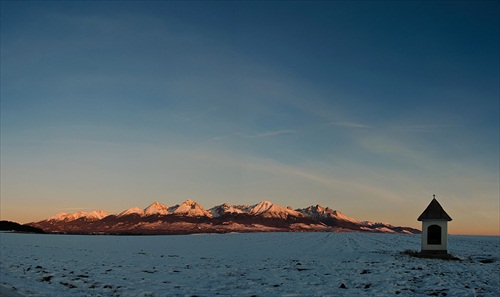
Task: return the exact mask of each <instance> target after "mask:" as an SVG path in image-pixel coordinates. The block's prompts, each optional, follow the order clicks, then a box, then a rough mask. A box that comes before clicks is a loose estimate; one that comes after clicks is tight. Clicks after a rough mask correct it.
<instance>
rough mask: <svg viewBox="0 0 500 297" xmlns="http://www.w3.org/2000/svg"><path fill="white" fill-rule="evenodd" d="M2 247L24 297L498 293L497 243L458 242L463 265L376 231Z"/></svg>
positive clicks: (453, 240)
mask: <svg viewBox="0 0 500 297" xmlns="http://www.w3.org/2000/svg"><path fill="white" fill-rule="evenodd" d="M0 247H1V248H0V252H1V253H0V255H1V264H0V277H1V278H0V285H2V286H3V287H5V288H7V289H12V290H15V291H16V292H18V293H20V294H22V295H24V296H252V295H256V296H389V295H390V296H393V295H398V296H428V295H430V296H500V259H499V257H500V237H472V236H471V237H467V236H451V237H450V238H449V247H450V252H451V253H453V254H454V255H456V256H458V257H460V258H462V259H463V261H444V260H431V259H419V258H413V257H410V256H408V255H404V254H401V253H400V252H402V251H404V250H406V249H414V250H416V249H419V247H420V236H419V235H396V234H370V233H250V234H222V235H181V236H78V235H33V234H11V233H1V234H0ZM483 262H486V263H483ZM343 287H345V288H343Z"/></svg>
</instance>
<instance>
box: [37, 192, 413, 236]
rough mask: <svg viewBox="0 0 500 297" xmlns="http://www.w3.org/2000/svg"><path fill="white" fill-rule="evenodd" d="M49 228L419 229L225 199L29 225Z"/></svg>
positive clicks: (139, 231) (82, 230)
mask: <svg viewBox="0 0 500 297" xmlns="http://www.w3.org/2000/svg"><path fill="white" fill-rule="evenodd" d="M27 225H29V226H33V227H37V228H41V229H43V230H45V231H47V232H62V233H83V234H89V233H98V234H186V233H201V232H203V233H225V232H265V231H367V232H393V233H419V230H416V229H413V228H409V227H394V226H392V225H390V224H385V223H372V222H361V221H358V220H356V219H353V218H350V217H348V216H346V215H344V214H342V213H341V212H340V211H338V210H333V209H331V208H329V207H326V208H324V207H322V206H320V205H316V206H309V207H307V208H302V209H295V210H294V209H292V208H290V207H283V206H280V205H277V204H274V203H272V202H270V201H266V200H264V201H261V202H259V203H257V204H255V205H250V206H248V205H230V204H227V203H224V204H221V205H217V206H214V207H212V208H210V209H208V210H205V209H204V208H203V207H202V206H201V205H200V204H198V203H197V202H195V201H193V200H190V199H188V200H186V201H184V202H183V203H181V204H177V205H174V206H170V207H168V206H167V205H164V204H162V203H159V202H153V203H152V204H151V205H149V206H148V207H146V208H145V209H141V208H139V207H132V208H129V209H127V210H124V211H122V212H120V213H118V214H109V213H107V212H105V211H102V210H100V211H93V212H76V213H73V214H66V213H61V214H57V215H55V216H53V217H50V218H48V219H46V220H42V221H38V222H33V223H29V224H27Z"/></svg>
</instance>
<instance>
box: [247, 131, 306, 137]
mask: <svg viewBox="0 0 500 297" xmlns="http://www.w3.org/2000/svg"><path fill="white" fill-rule="evenodd" d="M295 132H297V130H295V129H286V130H274V131H266V132H261V133H257V134H253V135H249V136H248V137H250V138H263V137H274V136H279V135H283V134H292V133H295Z"/></svg>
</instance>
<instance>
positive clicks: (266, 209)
mask: <svg viewBox="0 0 500 297" xmlns="http://www.w3.org/2000/svg"><path fill="white" fill-rule="evenodd" d="M249 214H251V215H255V216H262V217H267V218H281V219H286V218H287V217H289V216H294V217H302V216H303V215H302V214H301V213H299V212H298V211H295V210H293V209H290V208H286V207H283V206H280V205H277V204H274V203H272V202H269V201H267V200H264V201H261V202H260V203H258V204H256V205H255V206H254V207H252V209H251V210H250V211H249Z"/></svg>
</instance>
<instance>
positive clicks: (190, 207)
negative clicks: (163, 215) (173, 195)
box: [169, 199, 212, 217]
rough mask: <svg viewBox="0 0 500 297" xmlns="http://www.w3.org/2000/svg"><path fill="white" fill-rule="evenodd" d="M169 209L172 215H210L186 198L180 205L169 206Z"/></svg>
mask: <svg viewBox="0 0 500 297" xmlns="http://www.w3.org/2000/svg"><path fill="white" fill-rule="evenodd" d="M169 211H170V212H172V213H173V214H174V215H182V216H191V217H203V216H206V217H211V216H212V215H211V214H210V213H209V212H208V211H206V210H205V209H204V208H203V207H202V206H201V205H200V204H198V203H197V202H195V201H193V200H191V199H188V200H186V201H184V202H183V203H182V204H180V205H176V206H174V207H171V208H169Z"/></svg>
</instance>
